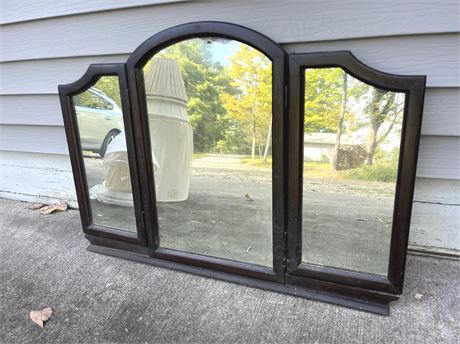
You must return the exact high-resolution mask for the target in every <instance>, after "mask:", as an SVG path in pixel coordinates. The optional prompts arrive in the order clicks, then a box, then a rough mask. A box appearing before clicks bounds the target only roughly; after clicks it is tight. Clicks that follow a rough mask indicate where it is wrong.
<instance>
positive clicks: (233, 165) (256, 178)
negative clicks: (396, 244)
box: [192, 155, 395, 199]
mask: <svg viewBox="0 0 460 344" xmlns="http://www.w3.org/2000/svg"><path fill="white" fill-rule="evenodd" d="M240 159H241V158H240V157H238V156H225V155H224V156H214V155H210V156H206V157H204V158H199V159H194V160H193V171H192V175H193V176H200V177H208V178H219V179H233V180H240V181H250V182H254V183H270V182H271V180H272V175H271V170H270V169H269V168H264V167H257V166H251V165H246V164H243V163H241V160H240ZM394 188H395V185H394V184H393V183H384V182H370V181H360V180H347V179H325V178H308V179H304V181H303V189H304V191H313V192H325V193H338V194H348V195H360V196H374V197H377V198H378V199H379V198H385V197H394Z"/></svg>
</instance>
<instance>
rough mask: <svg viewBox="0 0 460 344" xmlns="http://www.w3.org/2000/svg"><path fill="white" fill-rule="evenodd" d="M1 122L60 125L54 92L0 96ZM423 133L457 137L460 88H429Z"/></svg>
mask: <svg viewBox="0 0 460 344" xmlns="http://www.w3.org/2000/svg"><path fill="white" fill-rule="evenodd" d="M0 124H18V125H50V126H62V125H63V121H62V114H61V107H60V103H59V97H58V96H57V94H28V95H3V96H2V95H0ZM422 135H427V136H428V135H434V136H460V88H428V89H427V90H426V95H425V107H424V111H423V124H422Z"/></svg>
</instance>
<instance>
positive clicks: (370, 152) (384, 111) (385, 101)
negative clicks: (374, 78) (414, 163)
mask: <svg viewBox="0 0 460 344" xmlns="http://www.w3.org/2000/svg"><path fill="white" fill-rule="evenodd" d="M364 112H365V114H366V115H367V117H368V120H369V124H370V125H369V131H368V137H367V143H366V164H368V165H372V164H373V159H374V155H375V151H376V149H377V147H378V145H379V144H381V143H382V142H383V141H385V139H386V138H387V136H388V134H390V132H391V130H392V129H393V127H394V125H395V124H396V123H397V122H398V120H399V117H400V114H401V109H400V104H397V102H396V93H394V92H389V91H384V90H381V89H378V88H375V87H372V90H371V98H370V101H369V103H368V104H367V105H366V107H365V108H364ZM385 122H387V123H389V125H388V127H387V129H386V130H385V131H384V132H383V133H379V130H380V128H381V127H382V125H383V123H385Z"/></svg>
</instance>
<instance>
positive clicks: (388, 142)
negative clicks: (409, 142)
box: [303, 122, 401, 162]
mask: <svg viewBox="0 0 460 344" xmlns="http://www.w3.org/2000/svg"><path fill="white" fill-rule="evenodd" d="M389 126H390V123H387V122H385V123H383V124H382V126H381V127H380V128H379V135H380V134H381V133H385V132H386V131H387V130H388V129H390V127H389ZM400 130H401V128H400V125H397V126H394V127H393V128H392V129H391V131H390V133H389V134H388V136H387V137H386V138H385V140H383V142H382V143H381V144H380V145H379V148H380V149H382V150H383V151H385V152H388V153H390V152H391V151H392V150H393V149H394V148H396V147H398V146H399V141H400V137H401V136H400ZM368 135H369V127H367V126H366V127H361V128H360V129H358V130H356V131H354V132H353V133H351V134H349V133H348V134H342V136H341V137H340V145H341V146H348V149H350V148H352V147H354V146H356V147H357V148H358V147H359V146H361V147H363V148H364V147H365V146H366V143H367V139H368ZM335 140H336V133H305V135H304V145H303V147H304V148H303V157H304V160H305V161H323V162H330V161H331V159H332V154H333V151H334V146H335Z"/></svg>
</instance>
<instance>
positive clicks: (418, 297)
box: [414, 293, 423, 300]
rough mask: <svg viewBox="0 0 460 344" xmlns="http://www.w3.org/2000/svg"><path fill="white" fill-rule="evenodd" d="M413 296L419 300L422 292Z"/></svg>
mask: <svg viewBox="0 0 460 344" xmlns="http://www.w3.org/2000/svg"><path fill="white" fill-rule="evenodd" d="M414 296H415V298H416V299H419V300H420V299H421V298H422V297H423V294H419V293H416V294H415V295H414Z"/></svg>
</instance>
